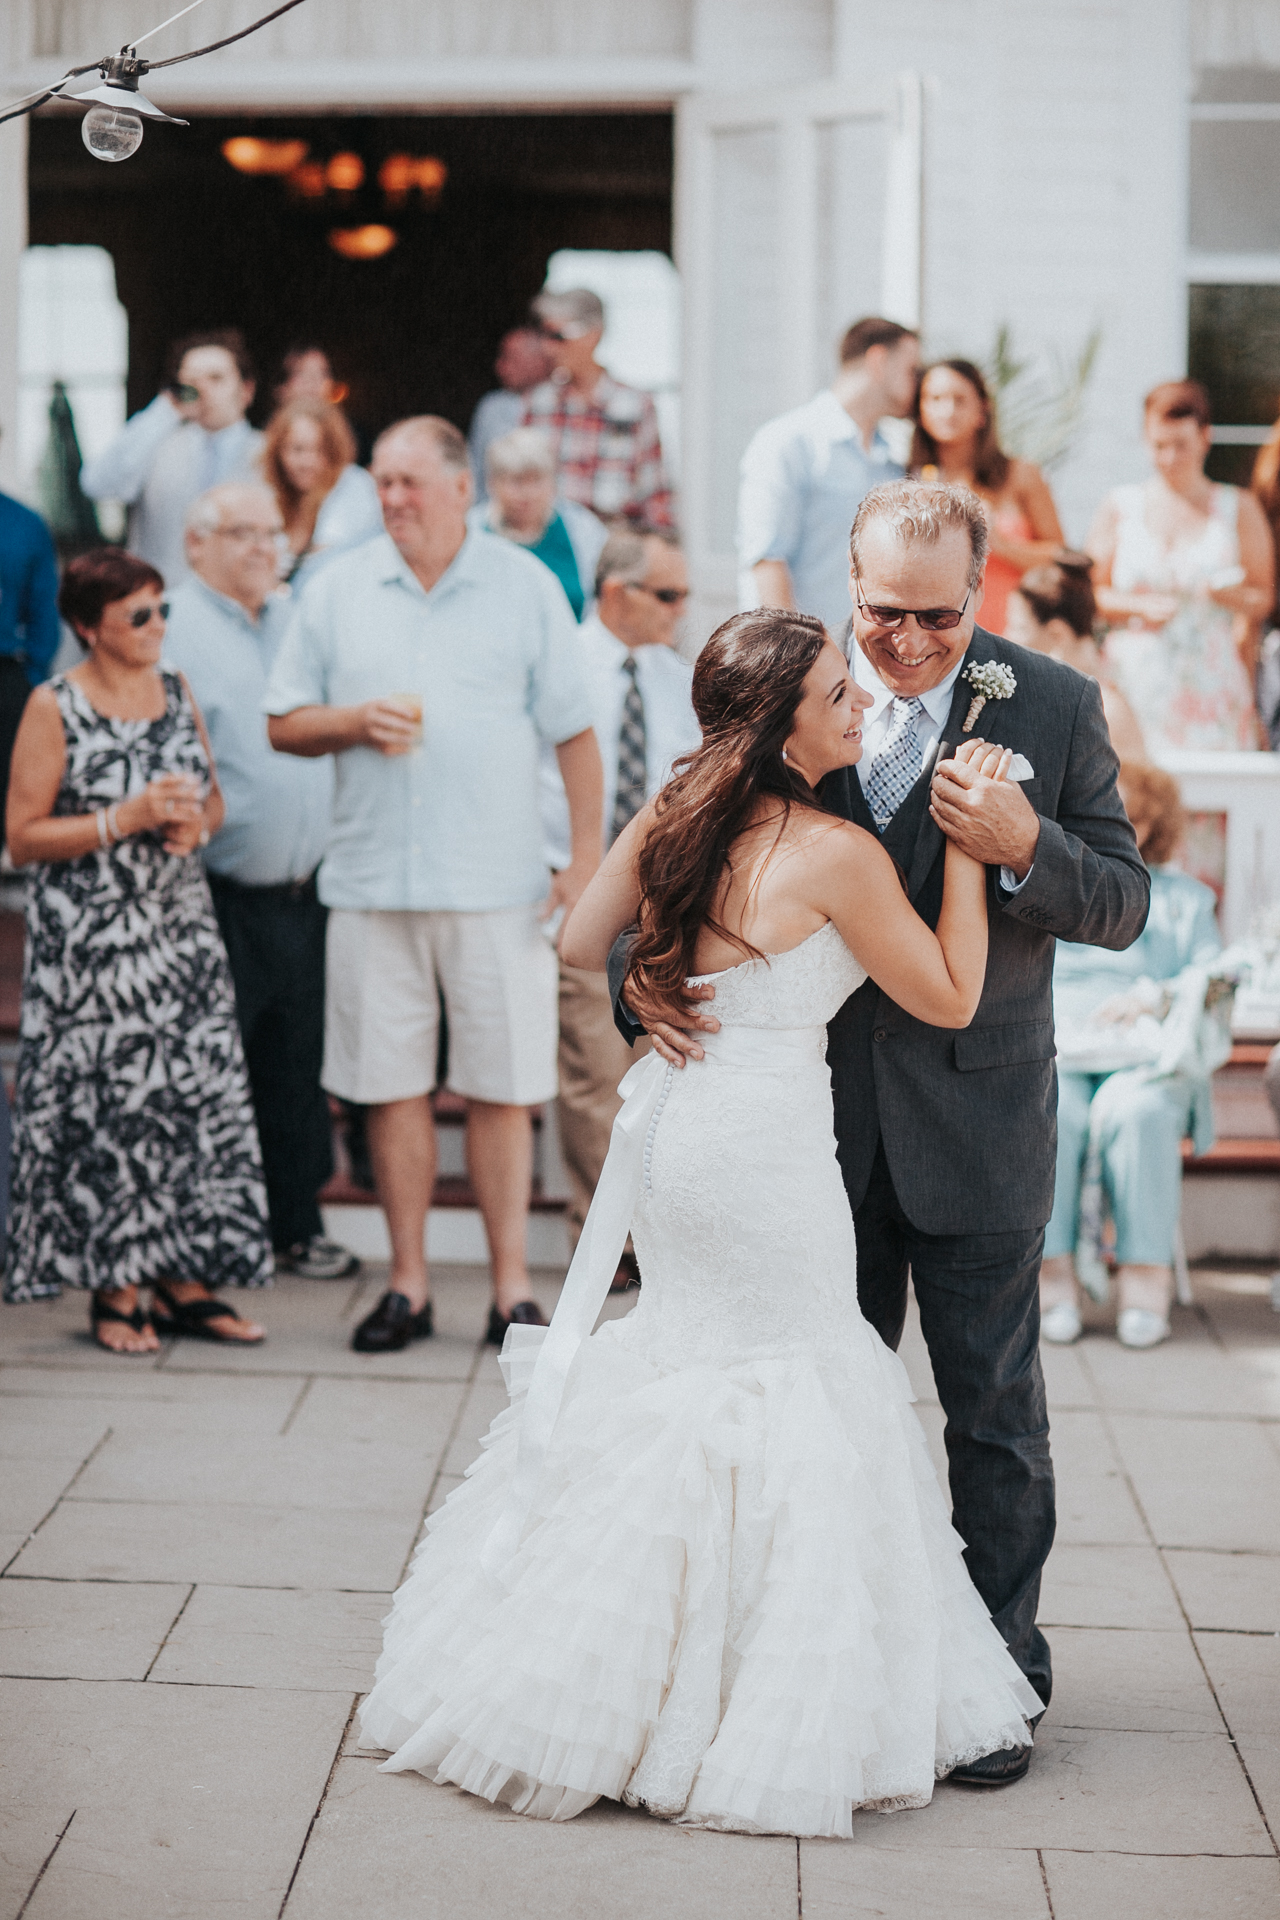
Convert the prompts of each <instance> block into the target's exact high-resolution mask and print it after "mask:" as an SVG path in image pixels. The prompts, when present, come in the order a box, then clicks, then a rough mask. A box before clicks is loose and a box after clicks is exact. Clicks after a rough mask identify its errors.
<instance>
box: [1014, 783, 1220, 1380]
mask: <svg viewBox="0 0 1280 1920" xmlns="http://www.w3.org/2000/svg"><path fill="white" fill-rule="evenodd" d="M1120 792H1121V795H1122V797H1123V799H1124V803H1125V807H1126V809H1127V811H1128V814H1129V818H1130V820H1131V821H1132V822H1133V827H1134V831H1135V833H1136V834H1137V836H1138V846H1139V847H1140V849H1141V851H1142V856H1143V859H1144V860H1145V861H1146V863H1147V865H1148V867H1149V868H1150V869H1151V913H1150V916H1149V918H1148V920H1147V924H1146V927H1145V929H1144V931H1143V932H1142V933H1141V934H1140V936H1139V937H1138V939H1137V940H1135V941H1134V943H1133V945H1132V946H1131V947H1129V948H1128V949H1127V950H1126V951H1125V952H1124V953H1108V952H1105V951H1104V950H1103V949H1102V948H1101V947H1082V946H1074V945H1072V944H1071V943H1069V942H1067V941H1062V942H1060V943H1059V946H1058V953H1057V959H1056V961H1055V963H1054V971H1053V998H1054V1016H1055V1025H1056V1028H1057V1041H1058V1183H1057V1191H1056V1195H1055V1198H1054V1206H1053V1215H1052V1218H1051V1219H1050V1221H1049V1224H1048V1226H1047V1227H1046V1229H1045V1240H1044V1264H1043V1266H1042V1267H1041V1270H1040V1313H1041V1321H1040V1325H1041V1332H1042V1334H1043V1336H1044V1338H1045V1339H1046V1340H1051V1341H1053V1342H1054V1343H1055V1344H1066V1343H1068V1342H1070V1341H1072V1340H1076V1339H1078V1338H1079V1336H1080V1332H1081V1318H1080V1292H1079V1279H1081V1278H1083V1279H1086V1280H1087V1279H1088V1278H1089V1269H1090V1268H1092V1270H1093V1272H1094V1273H1095V1274H1097V1276H1098V1280H1099V1281H1100V1280H1101V1277H1102V1276H1101V1271H1100V1269H1099V1267H1098V1265H1097V1261H1096V1255H1094V1254H1093V1253H1092V1249H1091V1247H1090V1244H1089V1243H1090V1240H1091V1238H1092V1237H1093V1235H1094V1232H1095V1230H1096V1228H1097V1227H1098V1226H1099V1225H1100V1221H1101V1213H1102V1208H1103V1205H1104V1204H1105V1206H1106V1208H1107V1210H1108V1211H1109V1212H1110V1214H1111V1217H1112V1219H1113V1220H1114V1222H1115V1230H1116V1242H1115V1259H1116V1261H1117V1263H1118V1266H1119V1273H1118V1275H1117V1281H1118V1293H1119V1316H1118V1322H1117V1329H1116V1330H1117V1333H1118V1334H1119V1337H1120V1339H1121V1341H1122V1342H1123V1344H1124V1345H1125V1346H1127V1347H1153V1346H1157V1345H1158V1344H1159V1342H1160V1341H1161V1340H1165V1339H1167V1338H1168V1335H1169V1308H1170V1306H1171V1304H1172V1300H1173V1262H1174V1245H1175V1241H1176V1238H1177V1231H1178V1214H1179V1208H1180V1206H1181V1200H1182V1142H1183V1139H1184V1138H1185V1137H1186V1135H1188V1134H1190V1135H1191V1136H1192V1138H1193V1140H1194V1142H1195V1147H1196V1151H1197V1152H1198V1153H1203V1152H1205V1151H1206V1149H1207V1148H1208V1147H1209V1146H1211V1145H1212V1142H1213V1114H1212V1107H1211V1103H1210V1094H1209V1077H1208V1073H1209V1070H1211V1068H1212V1066H1213V1065H1214V1064H1215V1063H1216V1060H1217V1059H1219V1058H1220V1057H1221V1048H1220V1047H1218V1042H1219V1034H1218V1029H1217V1028H1216V1027H1214V1026H1213V1023H1212V1022H1210V1030H1209V1031H1207V1032H1206V1031H1205V1022H1206V1018H1207V1016H1205V1014H1204V1012H1203V1008H1204V1003H1205V991H1206V986H1207V981H1206V977H1205V972H1204V969H1205V967H1206V965H1207V963H1208V962H1210V961H1212V959H1213V958H1214V956H1215V955H1216V954H1217V953H1218V952H1219V951H1220V948H1221V941H1220V939H1219V936H1218V928H1217V923H1216V921H1215V919H1214V899H1213V894H1212V893H1211V892H1210V890H1209V888H1208V887H1206V886H1202V885H1201V883H1200V882H1199V881H1198V880H1193V879H1191V878H1190V877H1189V875H1187V874H1184V873H1177V872H1175V871H1174V870H1173V869H1172V868H1170V867H1166V866H1165V865H1164V864H1163V863H1164V862H1165V861H1166V860H1168V859H1169V857H1170V855H1171V854H1172V853H1173V850H1174V848H1175V846H1176V845H1177V843H1178V840H1179V838H1180V837H1181V834H1182V831H1183V828H1184V825H1185V821H1184V816H1183V812H1182V803H1181V800H1180V798H1179V794H1178V785H1177V782H1176V781H1175V780H1174V779H1173V778H1172V777H1171V775H1169V774H1167V773H1162V772H1161V771H1160V770H1159V768H1157V767H1151V766H1139V765H1126V766H1123V767H1122V768H1121V770H1120ZM1215 1047H1218V1052H1217V1053H1216V1054H1215V1052H1214V1048H1215ZM1092 1290H1093V1289H1092V1288H1091V1291H1092Z"/></svg>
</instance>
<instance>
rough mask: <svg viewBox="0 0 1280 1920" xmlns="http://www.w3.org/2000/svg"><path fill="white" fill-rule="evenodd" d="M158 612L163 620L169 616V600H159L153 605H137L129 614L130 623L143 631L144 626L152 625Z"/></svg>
mask: <svg viewBox="0 0 1280 1920" xmlns="http://www.w3.org/2000/svg"><path fill="white" fill-rule="evenodd" d="M157 614H159V616H160V618H161V619H162V620H167V619H168V618H169V602H168V601H167V600H158V601H157V602H156V604H155V605H154V606H153V607H136V608H135V609H134V611H133V612H132V613H131V614H130V615H129V625H130V626H131V627H135V628H137V629H138V630H139V631H141V629H142V628H143V627H149V626H150V625H151V622H152V620H153V619H154V617H155V616H156V615H157Z"/></svg>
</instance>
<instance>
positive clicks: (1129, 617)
mask: <svg viewBox="0 0 1280 1920" xmlns="http://www.w3.org/2000/svg"><path fill="white" fill-rule="evenodd" d="M1210 419H1211V414H1210V409H1209V396H1208V394H1207V393H1206V392H1205V389H1204V388H1203V387H1202V386H1201V385H1200V384H1199V382H1198V381H1195V380H1169V381H1166V382H1165V383H1164V384H1163V385H1162V386H1159V387H1155V388H1154V389H1153V390H1152V391H1151V392H1150V393H1149V394H1148V395H1147V398H1146V402H1145V412H1144V422H1143V430H1144V433H1145V436H1146V442H1147V448H1148V451H1149V453H1150V455H1151V462H1152V465H1153V467H1154V468H1155V472H1154V474H1153V475H1152V477H1151V479H1150V480H1147V481H1146V482H1145V483H1143V484H1142V485H1140V486H1127V487H1116V488H1115V490H1114V491H1113V492H1112V493H1109V494H1108V495H1107V498H1106V499H1105V500H1104V501H1103V503H1102V506H1101V507H1100V508H1099V510H1098V516H1097V518H1096V520H1095V521H1094V524H1093V529H1092V531H1091V533H1090V535H1089V540H1088V548H1089V552H1090V553H1091V555H1092V556H1093V559H1094V562H1095V565H1094V581H1095V584H1096V586H1097V594H1098V610H1099V612H1100V613H1101V615H1102V617H1103V619H1104V620H1105V621H1106V622H1107V623H1108V626H1109V627H1110V632H1109V634H1108V637H1107V649H1106V651H1107V660H1108V663H1109V665H1110V667H1111V670H1112V672H1113V673H1114V675H1115V678H1116V680H1117V682H1118V684H1119V686H1120V690H1121V692H1122V693H1123V694H1124V696H1125V698H1126V699H1127V700H1128V701H1129V704H1130V705H1131V706H1132V707H1133V708H1134V709H1135V711H1136V712H1138V713H1140V714H1141V715H1142V730H1143V733H1144V734H1145V736H1146V742H1147V746H1148V748H1149V749H1150V750H1151V751H1152V752H1154V753H1156V754H1159V753H1160V751H1161V750H1162V749H1163V748H1165V747H1175V748H1176V747H1198V748H1205V747H1208V748H1213V749H1235V750H1237V751H1238V750H1241V749H1249V748H1253V747H1257V746H1260V745H1261V736H1260V733H1259V729H1258V717H1257V712H1256V709H1255V706H1254V695H1253V676H1254V671H1255V668H1256V665H1257V645H1256V641H1257V623H1258V621H1260V620H1261V619H1262V618H1263V616H1264V615H1265V614H1267V613H1268V612H1270V610H1271V605H1272V600H1273V597H1274V583H1273V571H1274V558H1273V553H1272V545H1271V533H1270V529H1269V528H1268V526H1267V522H1266V518H1265V516H1264V514H1263V512H1262V509H1261V507H1259V505H1258V503H1257V501H1256V500H1255V499H1254V497H1253V495H1252V494H1250V493H1246V492H1244V491H1242V489H1241V488H1239V487H1227V486H1219V485H1216V484H1215V483H1214V482H1213V481H1212V480H1210V479H1208V478H1207V477H1206V475H1205V471H1204V463H1205V460H1206V458H1207V456H1208V453H1209V448H1210V446H1211V445H1212V439H1213V436H1212V432H1211V429H1210V424H1209V423H1210Z"/></svg>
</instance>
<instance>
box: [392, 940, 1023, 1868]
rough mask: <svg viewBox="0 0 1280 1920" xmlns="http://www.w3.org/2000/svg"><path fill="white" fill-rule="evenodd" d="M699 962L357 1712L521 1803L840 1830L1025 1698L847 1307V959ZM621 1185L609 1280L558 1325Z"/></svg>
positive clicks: (938, 1496)
mask: <svg viewBox="0 0 1280 1920" xmlns="http://www.w3.org/2000/svg"><path fill="white" fill-rule="evenodd" d="M706 977H707V978H710V979H713V980H714V982H715V987H716V1000H715V1011H716V1013H717V1015H718V1016H719V1018H720V1021H721V1023H722V1026H721V1031H720V1032H719V1033H718V1034H716V1035H711V1036H707V1038H706V1043H705V1044H706V1059H705V1061H704V1062H702V1063H700V1064H699V1063H694V1064H691V1065H690V1066H688V1067H686V1068H684V1069H683V1070H681V1071H678V1072H677V1071H673V1070H672V1069H671V1068H669V1067H665V1066H664V1065H663V1063H662V1062H661V1060H659V1059H658V1058H657V1056H656V1055H650V1056H649V1058H648V1059H646V1060H644V1061H642V1062H641V1063H639V1064H638V1065H637V1066H635V1067H633V1068H632V1069H631V1072H630V1073H629V1074H628V1076H627V1079H626V1081H624V1083H623V1089H624V1092H625V1093H626V1095H627V1103H626V1106H625V1107H624V1109H623V1114H622V1116H621V1117H620V1121H619V1124H618V1126H617V1127H616V1128H615V1132H614V1141H613V1146H612V1148H611V1151H610V1159H609V1164H608V1166H607V1168H606V1171H605V1174H604V1176H603V1177H602V1180H601V1186H600V1191H599V1193H598V1194H597V1199H596V1204H595V1206H594V1207H593V1209H592V1216H591V1219H590V1220H589V1222H588V1227H587V1230H586V1232H585V1233H584V1236H583V1244H582V1247H581V1248H580V1250H579V1253H578V1255H577V1256H576V1257H575V1262H574V1266H573V1268H572V1269H571V1271H570V1276H569V1280H568V1282H567V1284H566V1288H565V1293H564V1295H563V1296H562V1299H561V1304H560V1307H559V1308H558V1309H557V1313H556V1316H555V1320H554V1321H553V1325H552V1331H551V1333H550V1334H549V1335H548V1334H546V1333H545V1332H544V1331H543V1330H542V1329H523V1328H513V1329H512V1331H511V1335H510V1336H509V1337H508V1343H507V1350H504V1356H503V1358H504V1370H505V1371H506V1373H507V1378H508V1384H509V1385H510V1386H511V1387H512V1390H513V1391H512V1404H511V1406H510V1407H509V1409H508V1410H507V1411H506V1412H504V1413H503V1414H501V1415H500V1416H499V1417H498V1419H497V1420H495V1422H494V1424H493V1426H492V1428H491V1429H490V1432H489V1434H488V1436H487V1438H486V1439H485V1441H484V1445H483V1451H482V1452H481V1454H480V1457H479V1458H478V1459H477V1461H476V1462H475V1464H474V1466H473V1467H472V1468H471V1470H470V1473H469V1475H468V1477H467V1480H466V1481H465V1483H464V1484H463V1485H462V1486H461V1487H459V1488H458V1489H457V1491H456V1492H455V1493H453V1494H452V1495H451V1496H450V1498H449V1500H448V1501H447V1502H446V1504H445V1506H444V1507H443V1508H442V1509H441V1511H440V1512H439V1513H437V1514H436V1515H435V1516H434V1517H433V1518H432V1520H431V1521H430V1523H429V1531H428V1534H427V1537H426V1539H425V1540H424V1542H423V1544H422V1546H421V1547H420V1548H419V1550H418V1553H417V1556H416V1558H415V1560H414V1563H413V1567H412V1570H411V1572H410V1574H409V1576H408V1578H407V1580H406V1581H405V1584H404V1585H403V1586H402V1587H401V1589H400V1591H399V1592H398V1593H397V1595H396V1597H395V1601H394V1605H393V1609H392V1612H391V1614H390V1615H389V1617H388V1620H387V1623H386V1641H385V1646H384V1650H383V1653H382V1657H381V1660H380V1661H379V1664H378V1673H377V1683H376V1685H375V1687H374V1689H373V1692H372V1693H371V1695H370V1696H369V1698H368V1700H367V1701H366V1703H365V1706H364V1709H363V1734H364V1738H365V1741H366V1742H367V1743H368V1744H370V1745H373V1746H378V1747H383V1748H386V1749H388V1750H389V1751H391V1753H392V1758H391V1759H390V1760H388V1761H387V1762H386V1763H385V1765H386V1767H387V1768H389V1769H391V1770H394V1771H403V1770H407V1769H417V1770H418V1771H419V1772H421V1773H424V1774H426V1775H427V1777H428V1778H429V1779H431V1780H436V1781H452V1782H455V1783H456V1784H457V1785H458V1786H460V1787H464V1788H466V1789H467V1790H468V1791H469V1792H471V1793H475V1794H481V1795H483V1796H484V1797H485V1798H486V1799H488V1800H492V1801H501V1802H503V1803H505V1804H508V1805H510V1806H513V1807H514V1808H516V1809H517V1810H518V1811H520V1812H523V1813H529V1814H533V1815H536V1816H539V1817H542V1818H550V1819H561V1820H565V1819H569V1818H571V1817H572V1816H573V1815H574V1814H576V1813H579V1812H581V1811H582V1810H583V1808H585V1807H588V1806H590V1805H591V1803H592V1802H593V1801H594V1800H596V1799H597V1798H599V1797H601V1796H604V1797H606V1798H609V1799H614V1800H625V1801H627V1802H629V1803H631V1804H633V1805H638V1806H643V1807H647V1808H648V1809H649V1810H650V1811H651V1812H652V1813H655V1814H659V1815H662V1816H664V1817H666V1818H668V1819H675V1820H680V1821H683V1822H685V1823H687V1824H690V1825H694V1826H703V1827H718V1828H728V1829H736V1830H738V1831H742V1832H767V1833H793V1834H805V1835H809V1834H823V1835H843V1836H845V1837H848V1836H849V1835H850V1834H851V1831H852V1825H851V1816H852V1814H853V1812H854V1810H855V1809H857V1808H873V1809H877V1810H880V1811H890V1810H893V1809H896V1808H899V1807H919V1806H923V1805H925V1804H926V1803H927V1802H928V1800H929V1798H930V1795H931V1793H932V1789H933V1783H934V1780H935V1778H936V1777H937V1776H939V1775H941V1774H943V1773H945V1772H946V1771H947V1770H948V1769H950V1768H951V1767H953V1766H955V1765H957V1764H958V1763H959V1762H961V1761H963V1760H967V1759H972V1758H974V1757H976V1756H977V1755H979V1754H983V1753H987V1752H991V1751H993V1750H995V1749H997V1748H999V1747H1003V1746H1008V1745H1011V1744H1021V1743H1024V1742H1025V1741H1027V1740H1028V1739H1029V1738H1030V1735H1029V1733H1028V1730H1027V1726H1026V1718H1027V1717H1028V1716H1030V1715H1033V1714H1036V1713H1038V1712H1039V1711H1040V1706H1041V1703H1040V1701H1039V1699H1038V1698H1037V1697H1036V1695H1035V1694H1034V1692H1033V1691H1032V1689H1031V1687H1030V1686H1029V1685H1028V1683H1027V1681H1026V1680H1025V1679H1024V1678H1023V1676H1022V1674H1021V1673H1020V1672H1019V1670H1018V1668H1017V1667H1016V1666H1015V1664H1014V1662H1013V1660H1012V1659H1011V1657H1010V1655H1009V1654H1008V1652H1007V1651H1006V1649H1005V1646H1004V1642H1003V1641H1002V1640H1001V1638H1000V1635H999V1634H998V1633H997V1631H996V1629H995V1627H994V1626H992V1624H991V1621H990V1619H989V1617H988V1614H987V1611H986V1609H985V1608H984V1606H983V1605H982V1602H981V1600H980V1599H979V1598H978V1595H977V1593H976V1592H975V1590H974V1588H973V1586H972V1584H971V1582H970V1580H969V1576H968V1573H967V1571H966V1569H965V1566H964V1562H963V1560H962V1559H961V1542H960V1539H959V1537H958V1536H957V1535H956V1533H955V1532H954V1531H953V1530H952V1527H951V1524H950V1521H949V1518H948V1513H947V1508H946V1505H945V1503H944V1500H943V1496H942V1493H941V1491H940V1489H939V1487H938V1483H937V1479H936V1477H935V1474H934V1471H933V1467H932V1465H931V1463H930V1460H929V1456H928V1453H927V1451H926V1447H925V1441H924V1435H923V1433H922V1431H921V1428H920V1425H919V1422H918V1421H917V1419H916V1416H915V1414H914V1412H913V1411H912V1408H911V1405H910V1401H911V1397H912V1396H911V1390H910V1388H909V1386H908V1383H907V1376H906V1372H905V1370H904V1368H903V1366H902V1363H901V1361H900V1360H899V1359H898V1358H897V1356H896V1355H895V1354H893V1353H891V1352H890V1351H889V1349H888V1348H887V1347H886V1346H885V1345H884V1343H883V1342H882V1341H881V1339H880V1338H879V1336H878V1335H877V1334H876V1333H874V1332H873V1331H872V1329H871V1327H870V1326H869V1325H868V1324H867V1322H866V1321H865V1320H864V1319H863V1318H862V1315H861V1314H860V1313H859V1311H858V1303H857V1298H856V1294H855V1279H854V1276H855V1247H854V1232H853V1222H852V1219H851V1217H850V1213H849V1204H848V1201H847V1199H846V1196H845V1191H844V1187H843V1185H842V1183H841V1179H840V1173H839V1169H838V1167H837V1165H836V1157H835V1139H834V1134H833V1129H832V1109H831V1081H830V1074H829V1072H828V1069H827V1066H826V1060H825V1046H826V1032H825V1028H826V1022H827V1021H828V1020H829V1019H830V1018H831V1016H832V1015H833V1014H834V1013H835V1012H836V1010H837V1008H838V1007H840V1006H841V1004H842V1003H843V1002H844V1000H845V999H846V998H847V997H848V995H849V994H850V993H851V992H853V990H854V989H855V988H856V987H858V986H859V985H860V984H861V983H862V981H863V980H864V979H865V978H866V976H865V974H864V973H863V971H862V969H861V968H860V967H859V966H858V965H857V963H856V962H855V961H854V959H853V958H852V956H851V955H850V953H849V951H848V949H847V948H846V946H845V945H844V942H843V941H842V940H841V938H840V936H839V934H838V933H837V932H836V930H835V928H834V926H832V925H831V924H828V925H826V926H824V927H823V928H821V929H820V930H819V931H818V932H817V933H815V934H813V935H812V936H811V937H810V938H809V939H808V940H806V941H804V942H803V943H802V944H801V945H800V946H798V947H795V948H792V949H791V950H790V951H788V952H786V953H781V954H775V955H773V956H772V957H771V959H770V961H769V962H768V963H765V962H762V961H756V962H748V963H746V964H744V965H742V966H738V967H733V968H731V969H729V970H728V971H726V972H723V973H718V974H714V975H709V976H706ZM938 1150H939V1151H940V1152H945V1150H946V1149H945V1143H939V1149H938ZM610 1212H612V1216H613V1217H612V1222H611V1223H610V1222H609V1221H608V1219H606V1216H608V1215H609V1214H610ZM632 1218H633V1231H634V1237H635V1247H636V1252H637V1255H638V1257H639V1261H640V1267H641V1272H642V1274H643V1276H644V1287H643V1291H642V1292H641V1294H640V1297H639V1303H638V1305H637V1306H636V1308H635V1310H634V1312H632V1313H631V1314H630V1315H629V1316H628V1317H627V1318H626V1319H625V1320H617V1321H611V1322H607V1323H606V1324H605V1325H604V1326H602V1327H601V1329H600V1331H599V1332H598V1333H596V1334H595V1335H594V1336H592V1337H590V1338H584V1337H581V1336H583V1335H587V1334H590V1328H591V1325H592V1323H593V1321H594V1318H595V1315H596V1312H597V1310H598V1307H599V1305H600V1304H601V1303H602V1301H603V1298H604V1295H605V1292H606V1291H607V1288H608V1283H609V1280H610V1278H611V1276H612V1273H613V1271H614V1265H615V1264H616V1259H617V1255H618V1253H619V1252H620V1251H621V1247H622V1239H621V1237H620V1236H621V1235H622V1234H624V1233H625V1230H626V1224H627V1221H628V1219H632ZM601 1219H604V1220H605V1226H604V1228H603V1229H602V1230H600V1231H595V1232H594V1238H593V1229H596V1228H597V1226H598V1222H599V1221H600V1220H601ZM575 1315H576V1317H577V1325H576V1326H575V1325H574V1324H573V1321H574V1318H575ZM579 1341H580V1344H579ZM544 1343H545V1344H544ZM530 1382H532V1384H530ZM517 1455H519V1460H518V1462H517Z"/></svg>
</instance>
